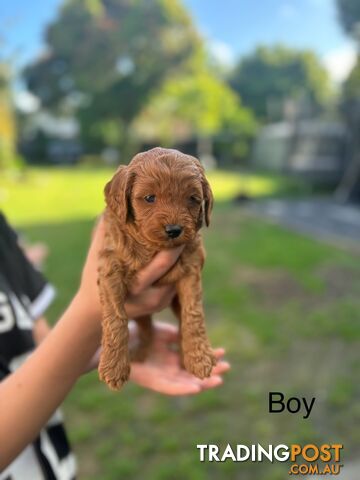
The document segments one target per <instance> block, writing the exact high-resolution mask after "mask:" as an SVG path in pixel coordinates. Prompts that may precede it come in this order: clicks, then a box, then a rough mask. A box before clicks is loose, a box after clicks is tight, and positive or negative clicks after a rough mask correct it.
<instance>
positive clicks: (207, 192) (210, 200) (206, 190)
mask: <svg viewBox="0 0 360 480" xmlns="http://www.w3.org/2000/svg"><path fill="white" fill-rule="evenodd" d="M196 164H197V166H198V169H199V170H200V176H201V185H202V189H203V196H204V209H205V212H204V216H205V224H206V226H207V227H208V226H209V225H210V214H211V211H212V208H213V204H214V197H213V193H212V190H211V187H210V184H209V182H208V181H207V178H206V177H205V169H204V167H203V166H202V165H201V163H200V161H199V160H198V159H197V158H196Z"/></svg>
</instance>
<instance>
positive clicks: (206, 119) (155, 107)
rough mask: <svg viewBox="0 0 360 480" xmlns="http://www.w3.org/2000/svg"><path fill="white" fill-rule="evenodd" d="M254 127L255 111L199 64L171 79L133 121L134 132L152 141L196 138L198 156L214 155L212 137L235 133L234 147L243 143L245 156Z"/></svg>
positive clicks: (166, 142) (179, 140) (176, 140)
mask: <svg viewBox="0 0 360 480" xmlns="http://www.w3.org/2000/svg"><path fill="white" fill-rule="evenodd" d="M255 129H256V122H255V119H254V117H253V115H252V113H251V112H250V111H249V110H248V109H246V108H244V107H242V106H241V104H240V101H239V99H238V98H237V96H236V94H235V93H234V92H233V91H232V90H231V89H230V88H229V87H228V86H227V85H226V83H224V82H223V81H221V80H219V79H217V78H216V77H215V76H214V75H212V74H211V73H210V72H209V71H207V70H206V69H201V68H198V67H197V68H194V69H190V70H188V71H187V72H184V73H183V74H182V75H181V76H173V77H171V78H169V79H168V80H167V81H166V82H165V83H164V85H163V88H162V89H161V90H160V91H159V92H157V93H156V94H154V96H153V97H152V99H151V100H150V102H149V103H148V104H147V106H146V107H145V108H144V110H143V111H142V112H141V114H140V115H139V117H138V118H137V119H136V121H135V123H134V130H135V132H136V133H137V134H138V135H139V136H140V137H141V138H143V139H146V140H148V141H149V142H155V141H159V140H160V141H161V142H162V143H165V144H167V145H174V144H176V143H180V142H184V141H189V140H194V139H195V140H196V141H197V146H198V156H199V157H202V156H204V155H211V154H212V148H211V144H212V140H213V139H214V137H216V136H217V135H219V134H220V133H227V134H228V135H231V136H232V141H233V143H234V148H235V146H237V147H238V146H239V142H241V145H242V150H241V153H242V156H245V155H246V153H248V152H247V151H246V147H248V146H249V139H250V138H252V137H253V135H254V133H255ZM239 151H240V149H239V148H238V152H239Z"/></svg>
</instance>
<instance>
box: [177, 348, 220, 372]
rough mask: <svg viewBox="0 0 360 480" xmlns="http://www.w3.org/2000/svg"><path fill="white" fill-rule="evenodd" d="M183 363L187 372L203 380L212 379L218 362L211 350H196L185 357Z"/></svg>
mask: <svg viewBox="0 0 360 480" xmlns="http://www.w3.org/2000/svg"><path fill="white" fill-rule="evenodd" d="M183 362H184V366H185V368H186V370H187V371H188V372H189V373H192V374H193V375H195V377H197V378H200V379H201V380H202V379H204V378H207V377H210V375H211V371H212V368H213V367H214V366H215V365H216V363H217V360H216V357H215V355H214V354H213V353H212V351H211V348H210V347H209V348H206V350H199V349H197V350H196V349H194V350H191V351H188V352H187V353H186V354H185V353H184V355H183Z"/></svg>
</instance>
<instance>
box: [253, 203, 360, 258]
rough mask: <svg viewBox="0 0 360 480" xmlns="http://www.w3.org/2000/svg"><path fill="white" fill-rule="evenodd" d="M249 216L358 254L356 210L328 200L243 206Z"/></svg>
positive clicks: (359, 225)
mask: <svg viewBox="0 0 360 480" xmlns="http://www.w3.org/2000/svg"><path fill="white" fill-rule="evenodd" d="M246 210H247V211H249V212H250V213H252V214H255V215H259V216H262V217H266V218H268V219H270V220H273V221H275V222H277V223H279V224H281V225H285V226H286V227H289V228H291V229H294V230H296V231H299V232H301V233H304V234H307V235H310V236H313V237H315V238H317V239H321V240H324V241H327V242H329V243H332V244H336V245H339V246H342V247H349V248H351V249H355V250H359V251H360V206H358V205H342V204H339V203H336V202H335V201H334V200H332V199H302V200H289V199H272V200H259V201H254V202H251V203H249V204H246Z"/></svg>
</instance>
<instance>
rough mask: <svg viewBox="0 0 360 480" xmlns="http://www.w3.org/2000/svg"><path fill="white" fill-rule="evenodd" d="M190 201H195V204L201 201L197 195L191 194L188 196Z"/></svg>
mask: <svg viewBox="0 0 360 480" xmlns="http://www.w3.org/2000/svg"><path fill="white" fill-rule="evenodd" d="M189 200H190V202H191V203H196V204H200V203H201V198H199V197H198V196H196V195H191V197H190V198H189Z"/></svg>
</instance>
